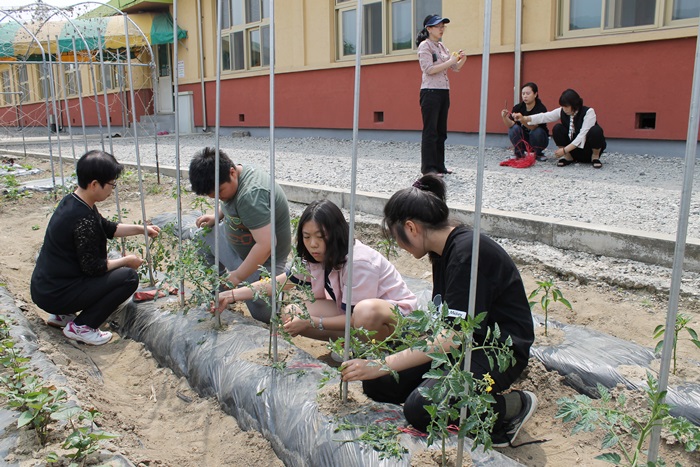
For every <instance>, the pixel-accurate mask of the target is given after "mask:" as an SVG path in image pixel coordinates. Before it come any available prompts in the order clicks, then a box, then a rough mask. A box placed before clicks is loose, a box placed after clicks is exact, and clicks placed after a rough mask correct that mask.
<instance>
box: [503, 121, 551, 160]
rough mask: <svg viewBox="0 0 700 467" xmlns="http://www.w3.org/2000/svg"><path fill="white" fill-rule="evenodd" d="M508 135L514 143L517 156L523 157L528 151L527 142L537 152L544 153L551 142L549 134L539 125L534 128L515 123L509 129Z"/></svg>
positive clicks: (538, 153) (537, 153) (539, 154)
mask: <svg viewBox="0 0 700 467" xmlns="http://www.w3.org/2000/svg"><path fill="white" fill-rule="evenodd" d="M508 137H509V138H510V142H511V144H512V145H513V150H514V152H515V156H516V157H522V156H524V155H525V152H526V145H525V143H527V144H528V145H529V146H530V148H532V150H533V151H535V154H536V155H538V156H541V155H542V152H543V151H544V149H545V148H546V147H547V145H548V144H549V135H547V132H546V131H544V129H543V128H540V127H537V128H535V129H534V130H527V129H523V127H522V126H520V125H513V126H512V127H510V129H509V130H508Z"/></svg>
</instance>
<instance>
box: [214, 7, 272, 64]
mask: <svg viewBox="0 0 700 467" xmlns="http://www.w3.org/2000/svg"><path fill="white" fill-rule="evenodd" d="M270 1H271V0H224V2H223V6H224V8H225V9H226V10H228V12H226V11H224V12H222V23H224V24H225V19H226V18H227V17H228V20H229V21H228V23H229V24H228V25H227V27H226V28H224V27H223V26H224V24H222V29H221V41H222V46H221V53H222V54H223V53H224V45H223V41H224V40H225V39H228V51H229V59H228V65H229V67H228V68H226V67H224V58H223V56H222V57H221V73H222V74H226V75H228V74H234V73H242V72H248V71H259V70H263V69H265V68H269V67H270V63H269V59H270V54H269V52H268V53H267V54H266V53H265V51H264V46H265V44H267V45H268V47H269V43H270V37H269V34H270V28H271V27H272V26H271V24H270V17H269V14H270V5H269V2H270ZM234 2H237V3H239V4H240V6H241V11H240V12H239V13H240V14H241V15H242V18H243V22H241V23H239V24H233V21H234V17H235V16H236V15H234V14H233V10H232V3H234ZM251 2H255V3H257V4H258V6H259V13H260V20H257V21H250V22H247V21H248V19H249V18H250V15H251V12H250V11H249V9H248V6H249V4H250V3H251ZM227 15H228V16H227ZM265 15H267V16H265ZM265 30H267V34H268V36H267V38H264V37H263V36H264V33H265ZM254 32H257V34H258V37H259V39H260V40H259V42H258V43H259V44H260V50H259V56H260V65H255V66H253V64H252V59H253V50H252V46H253V43H252V41H251V36H252V35H253V33H254ZM236 34H240V36H239V37H242V42H243V56H242V57H241V59H240V63H241V64H242V67H241V68H236V63H238V60H237V59H236V58H237V57H238V54H236V53H235V51H236V47H235V44H236V41H235V39H234V37H236ZM268 50H269V49H268ZM265 58H267V62H266V60H265Z"/></svg>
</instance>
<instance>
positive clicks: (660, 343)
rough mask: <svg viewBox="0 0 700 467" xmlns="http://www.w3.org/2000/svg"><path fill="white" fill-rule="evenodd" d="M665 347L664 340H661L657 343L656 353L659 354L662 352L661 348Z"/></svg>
mask: <svg viewBox="0 0 700 467" xmlns="http://www.w3.org/2000/svg"><path fill="white" fill-rule="evenodd" d="M663 347H664V341H659V342H657V343H656V347H654V353H655V354H658V353H661V349H663Z"/></svg>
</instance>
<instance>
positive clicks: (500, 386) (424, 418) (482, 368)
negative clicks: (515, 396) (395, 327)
mask: <svg viewBox="0 0 700 467" xmlns="http://www.w3.org/2000/svg"><path fill="white" fill-rule="evenodd" d="M526 367H527V360H526V361H524V362H520V361H519V362H517V363H516V364H515V366H512V367H510V368H508V369H507V370H506V371H505V372H503V373H499V372H498V368H494V369H493V370H492V369H491V368H490V367H489V362H488V359H487V358H486V355H485V354H484V352H483V351H476V352H474V353H473V354H472V364H471V372H472V373H473V374H474V378H475V379H481V378H483V376H484V374H485V373H489V374H490V375H491V377H492V378H493V380H494V381H495V383H494V385H493V392H492V394H493V397H494V399H496V404H495V405H494V411H495V412H496V414H498V420H497V421H496V424H495V425H494V428H493V432H494V433H496V432H498V431H499V428H500V426H501V425H502V423H503V420H504V418H505V413H506V405H505V399H504V398H503V396H500V395H498V393H500V392H503V391H505V390H507V389H508V388H510V386H511V384H513V383H514V382H515V380H517V379H518V378H519V377H520V375H521V374H522V372H523V370H525V368H526ZM429 369H430V362H428V363H424V364H423V365H420V366H417V367H414V368H409V369H407V370H404V371H400V372H399V382H398V383H397V382H396V380H395V379H394V377H393V376H391V375H387V376H382V377H381V378H377V379H372V380H368V381H363V382H362V388H363V390H364V392H365V394H367V396H368V397H370V398H372V399H374V400H375V401H378V402H390V403H392V404H401V403H404V407H403V411H404V415H405V416H406V420H407V421H408V422H409V423H410V424H411V425H413V427H414V428H416V429H417V430H420V431H426V430H427V428H428V425H430V414H429V413H428V412H427V411H426V410H425V406H426V405H429V402H428V401H427V400H426V399H425V398H424V397H423V396H422V395H421V394H420V392H419V389H418V388H421V387H424V388H429V387H432V386H434V385H435V384H436V383H437V380H435V379H424V378H423V375H424V374H425V373H426V372H427V371H428V370H429ZM455 421H456V420H455Z"/></svg>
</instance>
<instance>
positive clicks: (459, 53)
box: [457, 49, 467, 60]
mask: <svg viewBox="0 0 700 467" xmlns="http://www.w3.org/2000/svg"><path fill="white" fill-rule="evenodd" d="M457 54H458V55H459V59H460V60H461V59H463V58H465V57H466V56H467V54H465V53H464V50H462V49H459V52H457Z"/></svg>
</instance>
